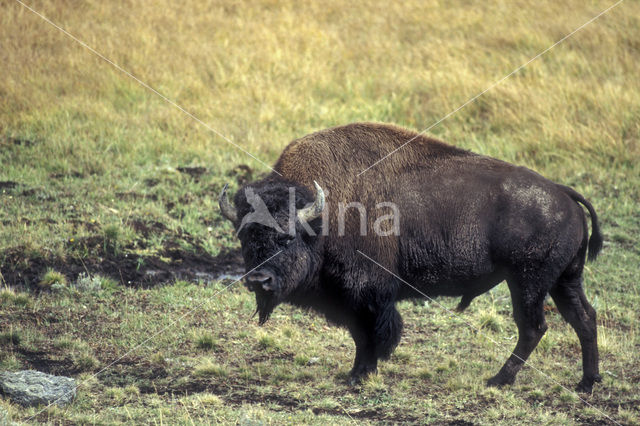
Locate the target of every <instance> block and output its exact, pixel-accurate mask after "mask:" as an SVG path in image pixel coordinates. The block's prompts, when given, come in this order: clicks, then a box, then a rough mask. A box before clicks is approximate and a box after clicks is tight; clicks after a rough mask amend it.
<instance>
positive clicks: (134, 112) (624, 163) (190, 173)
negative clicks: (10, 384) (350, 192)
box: [0, 0, 640, 424]
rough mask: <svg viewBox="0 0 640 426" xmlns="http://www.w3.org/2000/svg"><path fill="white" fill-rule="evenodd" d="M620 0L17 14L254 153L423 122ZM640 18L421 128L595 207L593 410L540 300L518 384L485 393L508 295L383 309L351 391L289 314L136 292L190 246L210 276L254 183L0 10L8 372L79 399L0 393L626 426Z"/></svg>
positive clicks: (310, 331) (144, 7) (211, 139)
mask: <svg viewBox="0 0 640 426" xmlns="http://www.w3.org/2000/svg"><path fill="white" fill-rule="evenodd" d="M612 3H613V2H604V1H592V2H587V3H585V2H579V1H577V0H572V1H569V2H564V3H557V2H550V1H543V2H537V3H528V2H507V3H505V2H488V3H487V2H485V3H483V4H482V5H480V4H470V3H468V2H465V1H454V2H446V4H444V3H433V2H419V1H409V2H402V3H397V4H388V3H387V2H379V1H372V2H355V3H349V4H348V5H346V4H345V3H344V2H337V1H328V2H327V1H325V2H321V3H305V2H302V3H301V2H289V1H287V2H275V1H271V0H265V1H260V2H253V3H251V5H249V4H248V3H247V4H244V3H242V2H240V3H237V2H235V3H234V2H230V1H226V0H225V1H223V2H218V3H216V4H205V3H202V2H194V1H187V2H186V3H180V4H178V3H171V2H162V4H155V5H154V6H153V7H151V6H150V5H148V4H146V3H144V2H138V3H132V4H129V5H127V13H124V12H123V10H122V8H121V6H119V5H118V4H116V3H110V2H96V1H89V2H84V3H82V4H78V5H69V4H66V3H65V4H62V3H60V2H56V1H43V2H39V3H35V4H34V5H33V7H35V8H36V9H37V10H39V11H42V12H43V13H44V14H45V15H46V16H47V17H48V18H50V19H52V20H53V21H54V22H56V23H58V24H60V25H62V26H63V27H64V28H66V29H68V30H69V31H70V32H71V33H72V34H74V35H75V36H77V37H79V38H80V39H82V40H84V41H86V42H87V43H88V44H90V45H91V46H93V47H95V48H96V49H97V50H99V51H100V52H101V53H103V54H104V55H106V56H107V57H108V58H110V59H112V60H114V61H115V62H117V63H118V64H120V65H121V66H122V67H124V68H125V69H127V70H129V71H131V72H132V73H134V74H135V75H136V76H138V77H139V78H141V79H142V80H143V81H145V82H147V83H148V84H150V85H151V86H153V87H154V88H156V89H157V90H159V91H160V92H162V93H163V94H164V95H166V96H167V97H168V98H170V99H172V100H175V102H177V103H178V104H180V105H181V106H183V107H184V108H186V109H187V110H188V111H190V112H192V113H193V114H195V115H196V116H197V117H198V118H200V119H202V120H203V121H204V122H206V123H208V124H209V125H210V126H212V127H213V128H215V129H216V130H218V131H219V132H220V133H222V134H224V135H225V136H227V137H229V138H230V139H231V140H232V141H234V142H235V143H237V144H238V145H240V146H241V147H242V148H243V149H245V150H247V151H249V152H251V153H252V154H254V155H255V156H256V157H258V158H259V159H260V160H262V161H264V162H265V163H267V164H272V163H273V162H274V161H275V160H276V158H277V156H278V155H279V153H280V152H281V150H282V148H283V147H284V146H286V144H287V143H288V142H289V141H290V140H292V139H293V138H295V137H299V136H302V135H304V134H307V133H309V132H312V131H315V130H319V129H322V128H326V127H330V126H334V125H339V124H345V123H349V122H352V121H365V120H366V121H383V122H392V123H396V124H399V125H402V126H406V127H410V128H413V129H416V130H422V129H424V128H426V127H428V126H430V125H431V124H432V123H434V122H436V121H437V120H439V119H440V118H442V117H443V116H445V115H446V114H447V113H449V112H450V111H452V110H454V109H455V108H457V107H458V106H460V105H461V104H463V103H464V102H465V101H466V100H467V99H469V98H470V97H472V96H474V95H475V94H477V93H479V92H481V91H482V90H484V89H485V88H487V87H488V86H489V85H490V84H491V83H493V82H494V81H496V80H498V79H500V78H501V77H503V76H504V75H506V74H508V73H509V72H511V71H512V70H513V69H515V68H516V67H518V66H519V65H521V64H522V63H524V62H526V61H528V60H529V59H530V58H532V57H533V56H535V55H536V54H537V53H538V52H540V51H542V50H544V49H546V48H547V47H548V46H550V45H551V44H552V43H554V42H555V41H556V40H558V39H560V38H562V37H563V36H565V35H566V34H568V33H569V32H571V31H573V30H574V29H575V28H577V27H578V26H580V25H582V24H583V23H584V22H586V21H587V20H588V19H590V18H592V17H593V16H595V15H596V14H597V13H598V12H599V11H601V10H603V9H604V8H605V7H607V6H609V5H611V4H612ZM638 16H640V6H639V3H638V2H633V1H626V2H624V3H622V4H621V5H620V6H618V7H617V8H615V9H613V10H612V11H611V12H610V13H608V14H607V15H605V16H603V17H602V18H600V19H599V20H597V21H596V22H594V23H593V24H591V25H589V26H587V27H585V28H584V29H583V30H581V31H580V32H578V33H576V34H575V35H574V36H572V37H571V38H570V39H568V40H567V41H565V42H564V43H563V44H560V45H558V46H556V47H555V48H554V49H552V50H551V51H549V52H547V53H546V54H545V55H544V56H542V57H541V58H539V59H538V60H536V61H534V62H532V63H531V64H529V65H528V66H527V67H526V68H525V69H523V70H521V71H520V72H518V73H517V74H515V75H513V76H512V77H510V78H509V79H507V80H506V81H504V82H503V83H501V84H500V85H499V86H497V87H495V88H493V89H492V90H490V91H489V92H487V93H485V94H484V95H483V96H481V97H480V98H478V99H477V100H476V101H475V102H473V103H471V104H469V105H467V106H466V107H465V108H463V109H461V110H460V111H458V112H457V113H456V114H454V115H452V116H451V117H449V118H448V119H447V120H446V121H444V122H442V123H440V124H439V125H438V126H435V127H433V128H432V129H431V130H430V132H429V133H430V134H431V135H433V136H436V137H438V138H441V139H443V140H445V141H447V142H449V143H452V144H455V145H458V146H460V147H463V148H466V149H472V150H474V151H476V152H479V153H482V154H486V155H491V156H495V157H498V158H501V159H503V160H506V161H510V162H514V163H517V164H520V165H524V166H527V167H531V168H533V169H535V170H536V171H538V172H540V173H542V174H543V175H545V176H547V177H549V178H551V179H553V180H555V181H558V182H561V183H564V184H567V185H571V186H573V187H574V188H576V190H578V191H579V192H581V193H582V194H584V195H585V197H587V198H588V199H589V200H591V202H592V203H593V204H594V206H595V208H596V210H597V212H598V214H599V216H600V218H601V222H602V229H603V232H604V235H605V247H604V250H603V253H602V255H601V257H600V258H599V259H598V261H597V262H595V263H591V264H588V265H587V268H586V272H585V287H586V293H587V295H588V297H589V299H590V300H591V302H592V303H593V304H594V306H595V307H596V309H597V310H598V315H599V317H598V324H599V342H600V350H601V357H602V362H601V369H602V373H603V379H604V380H603V383H602V384H600V385H598V386H597V387H596V391H595V393H594V395H592V396H588V397H585V396H581V397H582V398H584V399H585V400H586V402H588V404H585V403H584V402H583V401H581V400H579V399H577V398H576V395H575V394H573V393H571V392H570V391H567V390H566V389H565V387H568V388H569V389H572V388H573V386H574V385H575V384H576V383H577V382H578V380H579V379H580V351H579V342H578V340H577V337H576V336H575V333H574V332H573V330H571V328H570V327H569V326H568V325H567V324H566V323H565V322H564V321H563V320H562V319H561V318H560V317H559V314H558V313H557V311H556V310H554V309H552V308H551V307H550V309H548V311H547V321H548V323H549V331H548V332H547V334H546V336H545V337H544V339H543V340H542V342H541V343H540V345H539V347H538V349H537V350H536V351H535V352H534V354H533V355H532V357H531V359H530V362H531V365H532V366H533V367H535V369H534V368H525V369H524V370H523V371H522V372H521V373H520V374H519V376H518V378H517V381H516V384H515V385H514V386H512V387H508V388H505V389H501V390H496V389H488V388H486V387H485V386H484V382H485V380H486V379H487V378H488V377H490V376H491V375H493V374H494V373H495V372H496V371H497V370H498V369H499V368H500V366H501V365H502V363H503V362H504V360H505V359H506V357H507V356H508V354H509V352H510V351H511V349H512V348H513V345H514V344H515V339H514V336H515V335H516V330H515V326H514V324H513V321H512V320H511V308H510V303H509V297H508V292H507V289H506V287H505V286H504V284H503V285H501V286H499V287H497V288H496V289H495V290H494V291H492V292H490V293H489V294H487V295H484V296H482V297H479V298H478V299H476V300H474V302H473V303H472V305H471V306H470V307H469V309H468V310H467V311H465V312H464V313H463V314H461V315H460V316H457V315H451V314H448V313H447V312H444V311H443V310H442V309H441V308H439V307H438V306H436V305H435V304H432V303H430V304H427V305H424V306H417V305H413V304H411V303H402V304H400V306H399V309H400V311H401V313H402V315H403V317H404V320H405V324H406V329H405V333H404V336H403V339H402V342H401V344H400V346H399V348H398V350H397V352H396V353H395V354H394V355H393V356H392V358H391V360H390V361H388V362H384V363H382V364H381V366H380V373H379V375H378V376H376V377H372V378H370V379H369V380H367V381H366V382H365V383H364V384H363V385H362V386H360V387H357V388H351V387H349V386H347V384H346V377H347V374H348V371H349V368H350V366H351V362H352V357H353V352H354V349H353V343H352V341H351V338H350V337H349V336H348V334H347V333H346V332H345V331H344V330H340V329H336V328H332V327H328V326H327V325H326V324H325V322H324V320H322V319H321V318H318V317H317V316H315V315H313V314H309V313H305V312H301V311H298V310H295V309H292V308H289V307H281V308H278V309H277V310H276V312H275V313H274V316H273V318H272V320H271V321H270V322H269V323H268V324H267V325H266V326H265V327H263V328H260V327H258V326H257V325H256V324H255V320H253V321H250V320H249V319H250V317H251V314H252V312H253V310H254V309H255V306H254V301H253V298H252V295H251V294H249V293H248V292H247V291H246V290H245V289H243V288H242V286H241V285H239V284H237V285H235V286H233V287H231V289H229V290H228V291H226V292H224V293H223V294H220V295H218V296H216V292H217V291H219V290H221V289H222V288H223V284H222V283H211V284H205V283H197V282H195V280H194V282H183V281H179V282H177V283H175V284H173V285H162V286H154V285H153V284H154V282H153V281H150V282H147V288H142V287H141V286H136V285H131V284H130V283H128V282H127V279H124V278H122V277H121V276H120V274H118V273H117V271H118V269H117V268H121V269H123V270H124V268H126V269H127V271H129V272H131V273H134V272H135V271H136V270H139V271H146V270H149V269H151V270H152V269H153V268H157V265H158V264H159V262H164V263H165V264H168V265H172V266H174V267H176V268H179V267H180V265H181V264H182V263H184V262H185V261H184V256H192V257H195V258H197V259H199V260H200V261H201V262H202V264H203V265H206V264H211V263H207V262H211V261H213V260H215V259H214V257H215V256H217V255H219V254H220V253H223V252H225V250H227V249H230V248H231V249H233V248H236V247H237V246H238V243H237V241H236V240H235V238H234V233H233V230H232V229H231V226H230V225H229V223H228V222H227V221H226V220H224V219H223V218H222V217H221V216H220V214H219V212H218V208H217V193H218V191H219V190H220V188H221V187H222V185H223V184H224V183H225V182H230V183H231V187H232V192H233V190H234V189H235V188H237V186H238V185H239V184H240V183H241V182H243V181H245V180H247V179H249V180H251V179H255V178H257V177H259V176H261V175H262V174H264V173H266V172H267V171H268V169H267V168H266V167H264V166H263V165H262V164H260V163H259V162H257V161H255V160H254V159H252V158H251V157H249V156H247V155H246V154H245V153H244V152H242V151H241V150H239V149H237V148H235V147H234V146H232V145H230V144H228V143H227V142H225V141H224V140H223V139H221V138H220V137H219V136H217V135H215V134H214V133H212V132H211V131H209V130H208V129H207V128H206V127H204V126H202V125H201V124H199V123H198V122H196V121H194V120H193V119H192V118H190V117H188V116H187V115H185V114H183V113H182V112H180V111H179V110H177V109H176V108H175V107H173V106H171V105H170V104H168V103H166V102H164V101H163V100H162V99H161V98H160V97H158V96H157V95H155V94H154V93H152V92H151V91H149V90H147V89H145V88H143V87H141V86H140V85H138V84H137V83H136V82H135V81H133V80H132V79H130V78H128V77H127V76H126V75H124V74H122V73H121V72H119V71H117V70H116V69H114V68H113V67H111V66H110V65H109V64H107V63H105V62H104V61H102V60H100V59H98V58H97V57H96V56H95V55H92V54H91V53H90V52H88V51H87V50H86V49H83V48H82V47H81V46H79V45H78V44H77V43H75V42H73V41H72V40H71V39H69V38H68V37H66V36H65V35H64V34H62V33H61V32H59V31H58V30H56V29H55V28H53V27H51V26H50V25H48V24H46V23H45V22H44V21H42V20H41V19H40V18H38V17H37V16H35V15H34V14H32V13H31V12H29V11H28V10H26V9H24V8H23V7H22V6H20V5H19V4H18V3H12V2H9V3H8V4H6V5H4V6H3V13H2V14H0V39H1V40H3V43H2V49H0V61H1V63H2V64H3V70H2V73H3V78H2V79H0V342H1V344H0V370H1V369H8V370H18V369H22V368H40V369H42V368H45V367H46V368H48V369H49V370H50V372H52V373H54V374H69V375H72V376H74V377H76V378H77V379H78V380H79V381H80V383H81V386H80V388H79V391H78V397H77V399H76V401H75V402H74V403H73V404H72V405H71V406H70V407H68V408H50V409H47V410H45V411H44V412H43V413H39V410H38V409H35V408H31V409H22V408H19V407H18V406H16V405H13V404H11V403H10V402H9V401H7V400H6V399H0V404H1V405H2V406H3V407H5V408H6V409H7V410H8V411H9V413H10V415H11V417H12V418H13V419H14V420H18V421H26V420H27V419H29V418H30V417H31V416H34V415H36V416H37V417H36V419H37V420H38V421H41V422H49V423H52V424H57V423H167V424H193V423H195V424H201V423H214V422H222V423H243V424H262V423H264V424H281V423H311V424H313V423H315V424H326V423H332V424H347V423H356V422H364V423H378V422H382V423H385V422H402V421H405V422H413V423H436V424H441V423H447V422H462V421H467V422H472V423H482V424H491V423H502V424H513V423H527V422H529V423H533V422H536V423H553V424H566V423H595V422H603V421H605V420H606V418H605V417H603V415H602V412H604V413H606V414H607V415H608V416H610V417H611V418H613V419H615V420H616V421H618V422H621V423H624V424H627V423H628V424H633V423H636V424H637V423H638V419H639V418H640V411H639V409H638V406H639V404H638V401H640V389H639V388H638V385H637V384H638V382H639V380H640V377H639V376H638V373H637V371H638V370H640V356H638V346H639V345H640V337H639V336H640V335H639V333H638V324H640V313H639V312H640V311H639V310H638V306H639V305H640V292H639V287H638V283H639V282H640V269H639V267H638V265H639V264H640V249H638V245H637V241H638V237H639V236H640V215H639V213H638V212H640V162H639V161H638V160H639V159H640V90H639V85H638V82H637V75H636V74H637V64H638V63H639V62H640V45H639V44H638V41H637V40H638V39H639V38H640V29H639V28H640V20H639V18H638ZM176 253H177V254H180V255H181V256H183V257H181V258H178V257H176V256H175V255H176ZM187 263H188V262H187ZM97 265H98V266H100V267H101V268H103V269H100V270H94V268H95V267H96V266H97ZM110 265H111V266H110ZM113 265H115V266H113ZM109 268H110V269H109ZM49 270H51V272H50V273H48V272H47V271H49ZM39 283H43V285H42V288H41V289H40V288H38V284H39ZM65 283H66V284H65ZM227 284H228V282H227ZM47 289H48V290H51V291H48V290H47ZM62 289H65V290H64V291H62ZM43 290H47V291H43ZM441 302H442V303H444V304H445V305H446V306H448V307H449V308H453V307H455V305H456V303H457V301H456V300H449V299H443V300H442V301H441ZM191 310H193V311H191ZM185 314H186V315H185ZM467 323H471V324H472V325H473V326H474V327H475V330H474V329H472V328H470V327H469V326H468V325H467ZM156 333H157V336H155V335H156ZM150 336H155V337H154V338H153V339H151V340H149V341H148V342H145V341H146V340H147V339H148V338H149V337H150ZM492 341H496V342H498V343H499V345H496V344H495V343H493V342H492ZM141 343H144V344H141ZM103 369H104V370H103ZM537 370H540V371H541V372H539V371H537ZM97 373H99V374H97ZM95 374H97V376H94V375H95ZM31 421H32V420H31Z"/></svg>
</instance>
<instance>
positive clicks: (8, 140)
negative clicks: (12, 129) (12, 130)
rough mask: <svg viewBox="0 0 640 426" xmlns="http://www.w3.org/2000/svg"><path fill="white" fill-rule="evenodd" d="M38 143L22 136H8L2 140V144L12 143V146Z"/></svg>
mask: <svg viewBox="0 0 640 426" xmlns="http://www.w3.org/2000/svg"><path fill="white" fill-rule="evenodd" d="M35 144H36V143H35V142H34V141H32V140H29V139H22V138H12V137H7V138H5V140H4V141H2V142H0V145H10V146H33V145H35Z"/></svg>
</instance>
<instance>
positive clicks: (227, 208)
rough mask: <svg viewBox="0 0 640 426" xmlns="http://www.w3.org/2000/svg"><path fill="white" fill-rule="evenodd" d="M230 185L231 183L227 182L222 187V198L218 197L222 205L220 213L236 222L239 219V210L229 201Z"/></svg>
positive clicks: (219, 203)
mask: <svg viewBox="0 0 640 426" xmlns="http://www.w3.org/2000/svg"><path fill="white" fill-rule="evenodd" d="M228 187H229V184H228V183H227V184H225V185H224V188H222V192H221V193H220V198H219V199H218V205H219V206H220V213H222V216H224V217H226V218H227V219H229V220H230V221H231V222H235V221H237V220H238V212H237V210H236V208H235V207H234V206H233V205H231V203H230V202H229V197H228V196H227V188H228Z"/></svg>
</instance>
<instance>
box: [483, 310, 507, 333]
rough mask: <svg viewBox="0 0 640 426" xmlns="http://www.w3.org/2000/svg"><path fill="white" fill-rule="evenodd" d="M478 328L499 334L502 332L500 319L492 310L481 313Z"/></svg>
mask: <svg viewBox="0 0 640 426" xmlns="http://www.w3.org/2000/svg"><path fill="white" fill-rule="evenodd" d="M480 327H481V328H484V329H487V330H491V331H494V332H496V333H499V332H500V331H502V318H500V316H499V315H498V314H497V313H496V312H495V311H493V310H491V311H488V312H483V313H482V315H481V316H480Z"/></svg>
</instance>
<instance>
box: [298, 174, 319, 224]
mask: <svg viewBox="0 0 640 426" xmlns="http://www.w3.org/2000/svg"><path fill="white" fill-rule="evenodd" d="M313 184H314V185H315V187H316V199H315V201H314V202H313V204H312V205H311V206H309V207H304V208H301V209H300V210H298V213H297V216H298V220H300V222H304V223H308V222H311V221H312V220H313V219H316V218H318V217H320V216H321V215H322V211H323V210H324V191H323V190H322V188H321V187H320V185H318V182H316V181H315V180H314V181H313Z"/></svg>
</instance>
